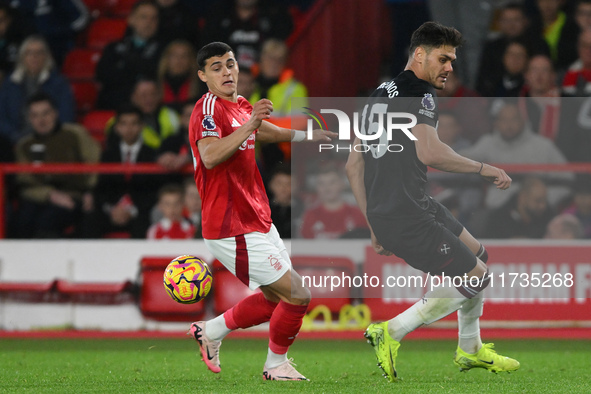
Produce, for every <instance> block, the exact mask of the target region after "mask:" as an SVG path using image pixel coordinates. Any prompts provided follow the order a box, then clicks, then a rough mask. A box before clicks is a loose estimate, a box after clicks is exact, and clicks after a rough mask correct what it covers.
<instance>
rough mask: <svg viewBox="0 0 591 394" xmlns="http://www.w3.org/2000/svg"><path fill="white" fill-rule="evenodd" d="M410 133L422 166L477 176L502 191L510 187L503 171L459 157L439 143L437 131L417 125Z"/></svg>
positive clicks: (422, 124)
mask: <svg viewBox="0 0 591 394" xmlns="http://www.w3.org/2000/svg"><path fill="white" fill-rule="evenodd" d="M412 133H413V134H414V135H415V137H417V141H415V147H416V150H417V156H418V158H419V160H420V161H421V162H422V163H423V164H425V165H427V166H430V167H433V168H436V169H438V170H441V171H446V172H456V173H462V174H471V173H474V174H479V175H481V176H483V177H485V178H487V179H489V180H491V181H492V182H493V183H494V184H495V185H496V186H497V188H498V189H503V190H504V189H507V188H508V187H509V186H511V178H510V177H509V175H507V173H506V172H505V171H504V170H502V169H500V168H497V167H494V166H491V165H490V164H485V163H482V162H479V161H475V160H472V159H468V158H467V157H464V156H462V155H459V154H458V153H456V152H455V151H454V150H453V149H452V148H450V147H449V146H448V145H446V144H445V143H443V142H441V140H440V139H439V136H438V135H437V130H435V128H433V127H432V126H429V125H427V124H424V123H421V124H418V125H416V126H415V127H413V128H412Z"/></svg>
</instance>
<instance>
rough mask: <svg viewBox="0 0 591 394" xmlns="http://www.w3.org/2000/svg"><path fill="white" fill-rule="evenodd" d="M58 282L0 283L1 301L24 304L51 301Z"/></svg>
mask: <svg viewBox="0 0 591 394" xmlns="http://www.w3.org/2000/svg"><path fill="white" fill-rule="evenodd" d="M55 286H56V281H55V280H52V281H49V282H0V299H9V300H16V301H23V302H43V301H51V300H52V299H53V298H54V297H53V295H54V292H53V290H54V289H55Z"/></svg>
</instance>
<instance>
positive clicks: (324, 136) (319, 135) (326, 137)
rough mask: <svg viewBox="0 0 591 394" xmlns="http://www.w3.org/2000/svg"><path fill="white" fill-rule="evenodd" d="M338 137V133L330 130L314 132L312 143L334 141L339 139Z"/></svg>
mask: <svg viewBox="0 0 591 394" xmlns="http://www.w3.org/2000/svg"><path fill="white" fill-rule="evenodd" d="M338 136H339V135H338V133H335V132H334V131H330V130H322V129H315V130H312V141H332V139H333V138H337V137H338Z"/></svg>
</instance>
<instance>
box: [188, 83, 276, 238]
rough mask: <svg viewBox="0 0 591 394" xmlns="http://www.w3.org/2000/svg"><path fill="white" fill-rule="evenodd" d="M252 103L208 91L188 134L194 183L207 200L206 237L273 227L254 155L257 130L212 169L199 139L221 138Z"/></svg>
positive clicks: (204, 208) (244, 117)
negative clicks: (219, 95) (226, 158)
mask: <svg viewBox="0 0 591 394" xmlns="http://www.w3.org/2000/svg"><path fill="white" fill-rule="evenodd" d="M251 112H252V105H250V103H249V102H248V101H247V100H246V99H245V98H244V97H242V96H239V97H238V102H237V103H233V102H231V101H228V100H224V99H221V98H219V97H217V96H215V95H214V94H213V93H211V92H208V93H206V94H205V95H204V96H203V97H201V99H200V100H199V101H197V104H195V108H194V109H193V114H192V115H191V123H190V125H189V138H190V141H191V149H192V150H193V164H194V167H195V183H196V184H197V189H199V195H200V196H201V199H202V200H203V206H202V216H203V218H202V220H203V222H202V226H203V238H207V239H220V238H227V237H233V236H236V235H240V234H246V233H251V232H253V231H259V232H262V233H267V232H269V230H270V229H271V209H270V208H269V199H268V198H267V193H266V192H265V186H264V185H263V179H262V178H261V174H260V173H259V170H258V168H257V164H256V161H255V155H254V142H255V134H256V131H255V132H253V133H252V134H251V136H250V137H249V138H248V139H247V140H246V141H244V143H243V144H242V145H241V146H240V147H239V148H238V150H237V151H236V152H234V154H233V155H232V156H230V158H229V159H228V160H226V161H224V162H223V163H220V164H218V165H217V166H215V167H214V168H212V169H211V170H208V169H207V168H205V165H203V162H202V161H201V156H200V155H199V149H198V148H197V142H198V141H199V140H200V139H202V138H206V137H216V138H223V137H226V136H228V135H230V134H232V133H233V132H234V130H236V129H238V128H239V127H240V126H242V125H243V124H244V123H246V122H247V121H248V119H249V118H250V114H251Z"/></svg>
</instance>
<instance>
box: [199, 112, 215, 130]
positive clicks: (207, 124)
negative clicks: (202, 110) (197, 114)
mask: <svg viewBox="0 0 591 394" xmlns="http://www.w3.org/2000/svg"><path fill="white" fill-rule="evenodd" d="M201 125H202V126H203V128H204V129H205V130H215V122H214V121H213V117H212V116H211V115H205V117H204V118H203V121H202V122H201Z"/></svg>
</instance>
